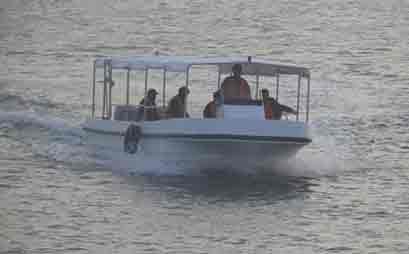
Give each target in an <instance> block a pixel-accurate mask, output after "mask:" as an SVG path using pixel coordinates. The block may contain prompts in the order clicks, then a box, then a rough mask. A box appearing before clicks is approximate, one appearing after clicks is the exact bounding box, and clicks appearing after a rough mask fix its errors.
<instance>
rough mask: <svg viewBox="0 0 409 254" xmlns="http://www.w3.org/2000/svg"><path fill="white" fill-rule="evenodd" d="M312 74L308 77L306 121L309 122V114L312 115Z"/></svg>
mask: <svg viewBox="0 0 409 254" xmlns="http://www.w3.org/2000/svg"><path fill="white" fill-rule="evenodd" d="M310 80H311V78H310V76H308V79H307V115H306V120H305V121H306V122H307V123H308V120H309V116H310Z"/></svg>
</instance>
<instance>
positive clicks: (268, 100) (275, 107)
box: [261, 89, 297, 120]
mask: <svg viewBox="0 0 409 254" xmlns="http://www.w3.org/2000/svg"><path fill="white" fill-rule="evenodd" d="M261 95H262V96H263V104H264V116H265V118H266V119H273V120H280V119H281V117H282V115H283V112H286V113H290V114H294V115H295V114H297V112H296V111H295V110H294V109H292V108H290V107H288V106H286V105H282V104H280V103H278V102H277V101H276V100H275V99H274V98H272V97H270V96H269V92H268V90H267V89H262V90H261Z"/></svg>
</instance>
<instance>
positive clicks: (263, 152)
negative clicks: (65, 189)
mask: <svg viewBox="0 0 409 254" xmlns="http://www.w3.org/2000/svg"><path fill="white" fill-rule="evenodd" d="M169 121H171V120H169ZM199 121H200V120H199ZM202 121H203V120H202ZM159 122H161V121H158V123H156V124H155V122H145V123H139V126H140V128H141V129H142V133H143V134H142V136H141V138H140V140H139V143H138V151H137V152H136V153H135V154H128V153H126V152H125V151H124V139H125V135H124V133H125V132H126V129H127V128H128V126H129V125H130V124H131V123H130V122H118V121H106V120H105V121H104V120H99V121H95V120H93V121H91V122H88V123H86V124H85V125H84V130H85V131H86V133H87V135H86V137H87V143H88V144H90V145H92V146H96V147H103V148H104V150H105V151H107V150H109V151H112V152H115V154H116V156H117V157H118V158H117V159H120V157H121V158H122V159H120V160H123V161H125V160H127V161H129V160H130V164H131V165H130V167H132V165H133V166H136V164H135V163H136V162H135V163H134V162H132V160H133V159H135V161H136V160H140V159H141V158H149V159H154V160H158V161H162V162H165V163H166V162H170V163H174V164H178V163H181V164H183V165H184V166H186V165H190V166H191V167H197V168H200V169H203V170H207V169H209V170H211V169H232V170H234V169H236V168H242V169H249V170H251V169H253V168H271V167H272V166H273V165H274V164H277V163H279V162H280V161H283V160H288V159H289V158H291V157H292V156H294V155H295V154H296V153H297V151H298V150H300V149H301V148H302V147H303V146H305V145H307V144H308V143H309V142H311V140H310V139H309V137H308V131H307V128H306V126H303V125H300V124H295V125H294V123H293V122H291V123H289V122H287V123H284V121H277V122H276V123H275V124H273V123H271V122H269V121H262V122H259V123H256V124H255V125H254V123H253V125H246V124H244V123H242V124H239V123H238V122H231V121H227V122H224V123H220V121H219V122H215V121H213V122H208V121H206V122H201V123H200V122H198V121H195V120H193V119H192V120H188V121H184V120H182V119H179V120H176V121H173V123H171V122H168V121H162V123H159ZM266 122H267V123H266ZM133 124H135V125H138V123H133ZM182 126H183V127H182ZM199 126H201V127H199ZM203 127H204V128H203ZM118 152H119V153H118ZM118 154H122V155H123V156H122V155H121V156H118Z"/></svg>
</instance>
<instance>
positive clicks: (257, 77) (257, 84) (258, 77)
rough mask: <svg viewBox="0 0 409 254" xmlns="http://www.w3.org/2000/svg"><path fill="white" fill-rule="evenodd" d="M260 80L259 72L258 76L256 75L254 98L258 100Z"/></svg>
mask: <svg viewBox="0 0 409 254" xmlns="http://www.w3.org/2000/svg"><path fill="white" fill-rule="evenodd" d="M259 80H260V76H259V75H258V72H257V74H256V95H255V96H254V97H255V98H256V100H257V99H258V86H259Z"/></svg>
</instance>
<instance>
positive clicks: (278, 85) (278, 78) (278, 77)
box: [276, 71, 280, 101]
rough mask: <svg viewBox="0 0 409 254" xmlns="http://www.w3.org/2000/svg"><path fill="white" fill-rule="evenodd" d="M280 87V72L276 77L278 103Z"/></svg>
mask: <svg viewBox="0 0 409 254" xmlns="http://www.w3.org/2000/svg"><path fill="white" fill-rule="evenodd" d="M279 87H280V71H278V72H277V76H276V101H278V90H279Z"/></svg>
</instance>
